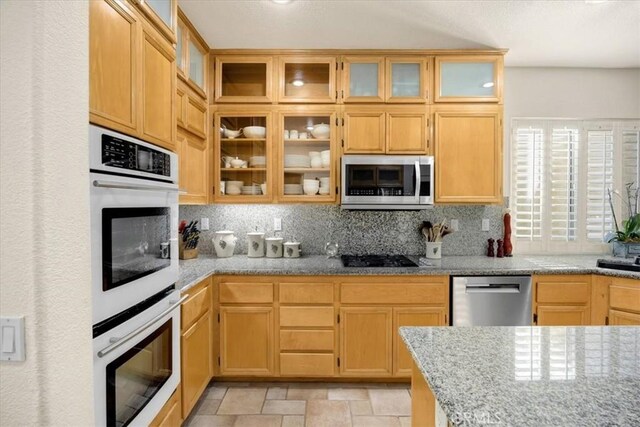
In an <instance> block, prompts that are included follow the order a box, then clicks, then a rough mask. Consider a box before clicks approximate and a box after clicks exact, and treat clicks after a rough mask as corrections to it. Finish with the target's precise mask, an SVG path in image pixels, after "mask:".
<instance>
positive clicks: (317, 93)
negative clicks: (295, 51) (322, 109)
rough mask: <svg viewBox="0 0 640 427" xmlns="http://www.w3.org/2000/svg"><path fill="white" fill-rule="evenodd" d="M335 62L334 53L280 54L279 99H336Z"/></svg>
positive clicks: (328, 101) (321, 101)
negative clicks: (293, 55) (325, 54)
mask: <svg viewBox="0 0 640 427" xmlns="http://www.w3.org/2000/svg"><path fill="white" fill-rule="evenodd" d="M336 64H337V62H336V58H335V57H333V56H302V57H289V56H283V57H281V58H280V68H279V76H280V78H279V85H278V101H279V102H309V103H335V102H336V98H337V94H338V92H337V90H336V69H337V65H336Z"/></svg>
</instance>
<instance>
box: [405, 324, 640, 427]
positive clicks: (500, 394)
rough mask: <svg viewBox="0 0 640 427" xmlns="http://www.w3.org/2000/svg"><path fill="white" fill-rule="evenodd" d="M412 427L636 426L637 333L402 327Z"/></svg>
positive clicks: (639, 391)
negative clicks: (409, 376) (409, 359)
mask: <svg viewBox="0 0 640 427" xmlns="http://www.w3.org/2000/svg"><path fill="white" fill-rule="evenodd" d="M400 334H401V336H402V339H403V340H404V342H405V344H406V346H407V347H408V349H409V351H410V352H411V355H412V356H413V359H414V368H413V376H412V399H413V401H412V417H413V418H412V420H413V421H412V422H413V425H414V426H421V427H426V426H433V425H438V426H446V425H448V424H449V423H450V424H451V425H464V426H479V425H485V426H486V425H501V426H603V425H608V426H632V425H634V426H638V425H640V327H634V326H631V327H609V326H604V327H598V326H586V327H471V328H463V327H459V328H452V327H402V328H400Z"/></svg>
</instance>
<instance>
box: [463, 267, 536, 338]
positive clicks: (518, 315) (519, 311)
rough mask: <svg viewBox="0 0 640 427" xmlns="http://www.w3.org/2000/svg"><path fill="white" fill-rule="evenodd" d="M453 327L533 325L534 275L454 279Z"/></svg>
mask: <svg viewBox="0 0 640 427" xmlns="http://www.w3.org/2000/svg"><path fill="white" fill-rule="evenodd" d="M451 299H452V301H451V305H452V306H453V309H452V310H453V313H452V316H451V317H452V319H451V320H452V324H453V326H531V276H490V277H486V276H485V277H480V276H465V277H460V276H458V277H454V278H453V289H452V298H451Z"/></svg>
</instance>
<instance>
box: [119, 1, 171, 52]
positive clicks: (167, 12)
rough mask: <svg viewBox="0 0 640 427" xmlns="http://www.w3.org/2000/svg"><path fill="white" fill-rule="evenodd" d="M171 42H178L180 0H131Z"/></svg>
mask: <svg viewBox="0 0 640 427" xmlns="http://www.w3.org/2000/svg"><path fill="white" fill-rule="evenodd" d="M131 1H132V3H134V4H135V5H136V6H137V7H138V8H139V9H140V10H141V11H142V12H143V13H144V15H145V16H146V17H147V19H149V21H151V22H152V23H153V25H154V26H155V27H156V28H157V29H158V30H159V31H160V32H161V33H162V35H163V36H164V37H166V38H167V40H169V42H170V43H171V44H174V43H175V42H176V27H177V13H178V0H131Z"/></svg>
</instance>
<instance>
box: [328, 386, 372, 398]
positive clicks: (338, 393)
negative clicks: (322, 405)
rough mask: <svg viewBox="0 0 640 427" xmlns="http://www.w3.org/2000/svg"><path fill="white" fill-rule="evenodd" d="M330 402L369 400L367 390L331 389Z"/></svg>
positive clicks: (329, 392)
mask: <svg viewBox="0 0 640 427" xmlns="http://www.w3.org/2000/svg"><path fill="white" fill-rule="evenodd" d="M327 395H328V398H329V400H369V393H368V392H367V389H366V388H330V389H329V391H328V394H327Z"/></svg>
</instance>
